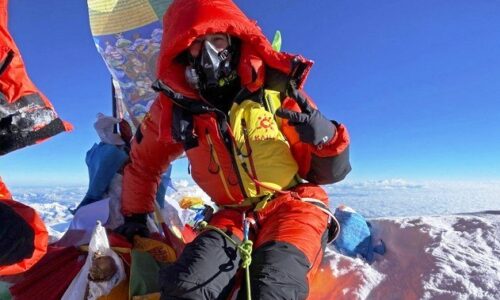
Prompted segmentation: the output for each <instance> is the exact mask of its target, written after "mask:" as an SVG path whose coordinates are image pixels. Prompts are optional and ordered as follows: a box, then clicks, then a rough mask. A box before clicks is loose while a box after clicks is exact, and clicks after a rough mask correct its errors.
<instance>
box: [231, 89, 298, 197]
mask: <svg viewBox="0 0 500 300" xmlns="http://www.w3.org/2000/svg"><path fill="white" fill-rule="evenodd" d="M264 101H265V106H267V109H266V107H265V106H264V105H263V104H261V103H257V102H255V101H253V100H244V101H242V102H241V103H234V104H233V105H232V107H231V110H230V112H229V119H230V125H231V129H232V131H233V134H234V138H235V142H236V143H235V147H234V149H233V150H234V151H235V153H236V154H237V157H238V158H239V159H238V171H239V173H240V174H241V179H242V181H243V185H244V187H245V190H246V193H247V195H248V196H249V197H261V196H265V195H269V194H274V193H275V191H276V190H282V189H286V188H288V187H290V186H291V185H294V184H295V183H296V180H295V175H296V174H297V171H298V165H297V162H296V161H295V159H294V158H293V156H292V153H291V151H290V145H289V143H288V141H287V140H286V138H285V137H284V136H283V134H282V133H281V130H280V127H281V126H280V124H281V119H280V118H278V117H276V116H275V115H274V112H275V111H276V110H277V109H278V108H279V107H280V105H281V102H280V97H279V92H277V91H272V90H265V91H264Z"/></svg>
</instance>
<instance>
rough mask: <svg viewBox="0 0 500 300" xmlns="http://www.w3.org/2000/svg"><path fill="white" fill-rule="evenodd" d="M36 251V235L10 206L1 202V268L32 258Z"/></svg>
mask: <svg viewBox="0 0 500 300" xmlns="http://www.w3.org/2000/svg"><path fill="white" fill-rule="evenodd" d="M34 251H35V233H34V232H33V229H32V228H31V226H30V225H29V224H28V223H27V222H26V221H25V220H24V219H23V218H22V217H21V216H20V215H18V214H17V213H16V212H15V211H14V210H13V209H12V208H11V207H10V206H8V205H7V204H4V203H2V202H0V266H8V265H12V264H15V263H18V262H20V261H21V260H23V259H25V258H28V257H31V256H32V255H33V252H34Z"/></svg>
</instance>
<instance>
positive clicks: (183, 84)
mask: <svg viewBox="0 0 500 300" xmlns="http://www.w3.org/2000/svg"><path fill="white" fill-rule="evenodd" d="M163 22H164V32H163V39H162V46H161V52H160V56H159V59H158V71H157V73H158V74H157V76H158V79H159V81H160V82H161V83H162V84H164V85H165V86H166V87H167V88H166V89H167V90H164V91H165V92H164V93H161V94H159V96H158V98H157V99H156V101H155V103H154V104H153V106H152V107H151V109H150V112H149V114H148V115H147V117H146V118H145V119H144V121H143V123H142V125H141V128H140V130H139V132H138V134H137V135H136V138H135V140H134V142H133V146H132V151H131V163H130V164H129V165H127V167H126V168H125V174H124V183H123V195H122V196H123V200H122V210H123V213H124V214H133V213H145V212H151V211H152V210H153V208H154V202H153V201H154V196H155V193H156V188H157V185H158V182H159V179H160V175H161V173H162V172H163V171H164V170H166V168H167V167H168V165H169V164H170V162H172V161H173V160H174V159H175V158H176V157H178V156H179V155H180V154H181V153H182V152H183V150H185V151H186V154H187V156H188V159H189V161H190V163H191V172H192V176H193V179H194V180H195V181H196V183H197V184H198V185H199V186H200V187H201V188H202V189H203V190H204V191H205V192H206V193H207V194H208V195H209V196H211V197H212V199H213V200H214V201H215V202H216V203H217V204H222V205H229V204H238V203H241V202H242V201H243V200H244V199H245V197H246V195H245V191H244V190H243V189H242V188H241V186H242V184H241V179H240V174H238V170H237V168H235V153H234V151H233V150H232V149H231V147H230V146H229V147H228V146H227V143H226V142H225V140H226V141H227V139H228V136H227V131H225V130H224V124H221V121H220V119H218V118H217V115H216V114H215V113H213V112H204V113H193V112H192V111H190V110H189V109H186V106H183V105H179V101H181V100H184V101H190V102H186V103H188V104H189V103H195V104H200V103H202V102H201V100H200V98H199V96H198V92H197V91H196V90H194V89H193V88H191V87H190V86H189V84H188V83H187V81H186V80H185V77H184V76H185V75H184V71H185V65H182V64H181V63H179V61H178V59H176V58H177V57H178V55H179V54H181V53H182V52H183V51H185V50H186V49H187V48H188V46H189V45H190V44H191V43H192V42H193V41H194V40H195V39H196V37H198V36H201V35H205V34H210V33H217V32H225V33H228V34H229V35H231V36H234V37H237V38H238V39H240V40H241V48H240V61H239V64H238V75H239V77H240V79H241V84H242V86H243V87H245V88H246V89H247V90H248V91H249V92H255V91H257V90H259V89H260V88H264V87H265V88H270V89H277V90H279V85H277V86H269V82H270V81H271V80H270V76H274V77H275V78H285V80H288V79H290V78H292V77H293V78H294V79H296V80H297V82H298V86H299V88H302V86H303V84H304V81H305V79H306V77H307V74H308V72H309V70H310V68H311V66H312V62H311V61H309V60H306V59H304V58H303V57H301V56H296V55H291V54H288V53H284V52H277V51H274V50H273V49H272V46H271V44H270V43H269V41H268V40H267V39H266V37H265V36H264V35H263V33H262V32H261V29H260V28H259V27H258V26H257V25H256V22H254V21H252V20H250V19H248V18H247V17H246V16H245V15H244V14H243V12H242V11H241V10H240V9H239V8H238V7H237V6H236V5H235V4H234V3H233V2H232V1H230V0H175V1H173V3H172V4H171V6H170V7H169V9H168V11H167V12H166V14H165V16H164V20H163ZM299 67H300V68H299ZM298 70H300V71H298ZM270 74H274V75H270ZM283 94H284V93H283ZM179 99H181V100H179ZM281 101H282V104H281V105H282V106H283V107H284V108H288V109H291V110H296V111H300V109H299V107H298V105H297V104H296V102H295V101H294V100H292V99H290V98H286V97H282V99H281ZM174 102H176V104H174ZM187 106H189V105H187ZM185 117H186V118H188V119H189V120H191V123H192V124H193V128H192V133H191V135H192V136H193V137H195V138H196V141H195V142H194V143H192V144H189V145H187V143H186V142H183V143H181V141H180V140H179V138H178V137H177V136H178V132H177V130H178V127H179V120H180V119H182V118H185ZM281 130H282V132H283V133H284V135H285V136H286V138H287V140H288V142H289V144H290V148H291V152H292V154H293V157H294V158H295V160H296V161H297V163H298V167H299V171H298V174H299V176H300V177H301V178H304V179H307V180H309V181H311V182H313V183H317V184H323V183H332V182H335V181H339V180H341V179H343V178H344V176H345V175H346V174H347V173H348V172H349V171H350V165H349V163H348V146H349V135H348V133H347V130H346V128H345V127H344V126H343V125H341V124H339V125H337V133H336V135H335V136H334V138H333V139H332V140H331V141H330V142H329V143H328V144H327V145H324V146H323V147H321V148H317V147H314V146H312V145H309V144H305V143H302V142H301V141H300V140H299V138H298V135H297V133H296V131H295V129H294V128H293V126H291V125H289V124H288V123H287V122H284V124H283V125H282V129H281ZM214 153H216V154H217V157H216V158H215V157H214ZM214 159H216V160H217V166H218V167H217V168H216V170H215V171H214V168H211V166H210V164H211V163H212V162H213V161H214ZM276 159H279V158H278V157H277V158H276ZM339 162H340V163H339ZM329 169H331V170H329ZM220 172H222V173H220ZM333 173H335V174H333ZM221 174H223V175H221Z"/></svg>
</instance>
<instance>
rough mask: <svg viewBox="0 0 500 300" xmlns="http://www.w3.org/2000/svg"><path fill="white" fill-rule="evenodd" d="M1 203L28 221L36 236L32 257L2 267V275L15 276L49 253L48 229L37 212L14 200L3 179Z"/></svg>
mask: <svg viewBox="0 0 500 300" xmlns="http://www.w3.org/2000/svg"><path fill="white" fill-rule="evenodd" d="M0 201H1V202H2V203H4V204H7V205H8V206H10V207H11V208H12V209H13V210H14V211H15V212H16V213H17V214H19V215H20V216H21V217H22V218H23V219H24V220H25V221H26V223H28V225H29V226H31V228H32V229H33V232H34V236H35V240H34V246H35V250H34V252H33V255H32V256H31V257H29V258H26V259H23V260H22V261H20V262H18V263H16V264H13V265H10V266H0V275H15V274H19V273H22V272H24V271H26V270H28V269H29V268H31V267H32V266H33V265H34V264H35V263H37V262H38V261H39V260H40V259H41V258H42V257H43V256H44V255H45V253H46V252H47V244H48V240H49V237H48V233H47V229H46V228H45V225H44V223H43V221H42V219H41V218H40V216H39V215H38V214H37V213H36V211H35V210H34V209H33V208H31V207H29V206H26V205H24V204H21V203H19V202H16V201H14V200H12V195H11V194H10V192H9V190H7V187H6V186H5V184H4V183H3V182H2V181H1V179H0Z"/></svg>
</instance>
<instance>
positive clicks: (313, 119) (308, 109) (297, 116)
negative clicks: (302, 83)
mask: <svg viewBox="0 0 500 300" xmlns="http://www.w3.org/2000/svg"><path fill="white" fill-rule="evenodd" d="M288 95H289V97H291V98H292V99H294V100H295V101H296V102H297V104H298V105H299V107H300V109H301V111H302V112H296V111H291V110H288V109H284V108H279V109H278V110H276V115H277V116H278V117H280V118H283V119H287V120H288V123H289V124H290V125H293V126H294V127H295V130H296V131H297V133H298V134H299V138H300V140H301V141H302V142H304V143H307V144H312V145H314V146H319V145H322V144H326V143H328V142H329V141H330V140H331V139H332V138H333V136H334V135H335V132H336V130H337V129H336V127H335V124H333V123H332V122H331V121H330V120H328V119H327V118H325V117H324V116H323V114H321V113H320V112H319V110H317V109H315V108H313V107H312V106H311V105H310V104H309V102H307V99H306V97H305V95H304V94H303V93H302V92H300V91H299V90H298V89H297V88H296V86H295V84H290V87H289V88H288Z"/></svg>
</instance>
